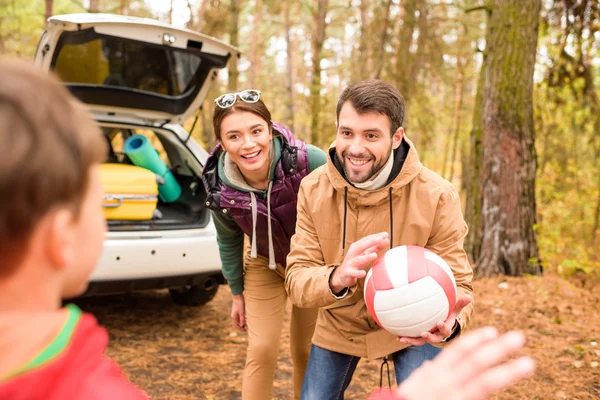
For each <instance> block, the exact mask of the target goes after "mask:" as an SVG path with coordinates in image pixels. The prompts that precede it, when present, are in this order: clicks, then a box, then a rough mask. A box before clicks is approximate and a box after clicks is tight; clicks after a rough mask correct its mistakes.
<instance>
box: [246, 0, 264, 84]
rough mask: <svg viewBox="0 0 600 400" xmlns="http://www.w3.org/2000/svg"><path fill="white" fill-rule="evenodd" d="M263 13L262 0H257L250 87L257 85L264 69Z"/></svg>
mask: <svg viewBox="0 0 600 400" xmlns="http://www.w3.org/2000/svg"><path fill="white" fill-rule="evenodd" d="M262 13H263V7H262V1H261V0H256V1H255V2H254V21H253V24H252V25H253V27H252V45H251V46H252V47H251V50H250V55H249V58H250V70H249V71H248V75H249V76H248V84H249V86H248V87H250V88H256V87H257V76H259V74H260V71H261V69H262V65H261V64H262V63H261V57H262V54H263V51H262V48H261V47H262V46H261V43H262V39H261V36H260V26H261V16H262Z"/></svg>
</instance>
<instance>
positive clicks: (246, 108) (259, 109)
mask: <svg viewBox="0 0 600 400" xmlns="http://www.w3.org/2000/svg"><path fill="white" fill-rule="evenodd" d="M235 100H236V101H235V103H234V104H233V105H232V106H231V107H227V108H221V107H219V106H218V105H216V104H215V112H214V113H213V129H214V130H215V137H216V138H217V140H218V141H221V125H222V124H223V120H224V119H225V117H227V116H228V115H230V114H235V113H239V112H249V113H252V114H254V115H257V116H258V117H260V118H262V119H264V120H265V121H267V127H268V128H269V130H270V129H271V126H272V125H273V122H272V121H271V112H270V111H269V109H268V108H267V106H266V105H265V103H263V101H262V100H260V99H259V100H258V101H257V102H255V103H246V102H245V101H243V100H241V99H240V98H239V97H236V99H235Z"/></svg>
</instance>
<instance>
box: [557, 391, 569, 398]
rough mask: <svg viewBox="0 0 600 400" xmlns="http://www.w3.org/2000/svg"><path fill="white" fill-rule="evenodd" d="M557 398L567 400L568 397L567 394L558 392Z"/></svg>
mask: <svg viewBox="0 0 600 400" xmlns="http://www.w3.org/2000/svg"><path fill="white" fill-rule="evenodd" d="M555 396H556V398H557V399H566V398H567V395H566V394H565V392H556V395H555Z"/></svg>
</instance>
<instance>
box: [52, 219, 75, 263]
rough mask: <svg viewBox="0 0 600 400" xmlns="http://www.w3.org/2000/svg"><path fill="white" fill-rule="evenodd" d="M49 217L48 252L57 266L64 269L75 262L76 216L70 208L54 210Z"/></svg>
mask: <svg viewBox="0 0 600 400" xmlns="http://www.w3.org/2000/svg"><path fill="white" fill-rule="evenodd" d="M48 217H49V221H48V222H49V226H48V228H49V229H48V236H47V238H46V239H47V242H46V254H47V256H48V258H49V261H50V262H51V263H52V264H53V265H54V266H55V267H56V268H57V269H61V270H62V269H64V268H65V267H67V266H68V265H71V264H72V263H73V261H74V260H73V258H74V254H75V247H74V246H75V225H76V224H75V217H74V215H73V212H72V211H70V210H68V209H64V208H63V209H58V210H56V211H53V212H52V213H51V215H49V216H48Z"/></svg>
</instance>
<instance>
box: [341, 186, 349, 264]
mask: <svg viewBox="0 0 600 400" xmlns="http://www.w3.org/2000/svg"><path fill="white" fill-rule="evenodd" d="M347 211H348V186H344V233H343V236H342V257H343V256H344V251H345V250H346V213H347Z"/></svg>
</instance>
